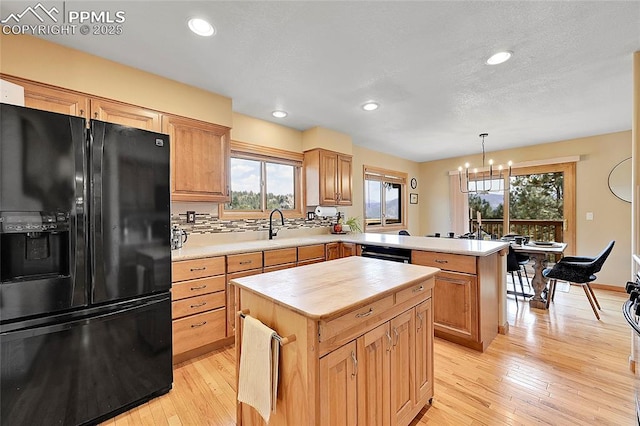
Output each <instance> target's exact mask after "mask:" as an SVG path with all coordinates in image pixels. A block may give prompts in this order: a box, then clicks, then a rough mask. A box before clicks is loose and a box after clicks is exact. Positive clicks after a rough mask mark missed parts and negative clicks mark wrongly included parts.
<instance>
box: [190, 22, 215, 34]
mask: <svg viewBox="0 0 640 426" xmlns="http://www.w3.org/2000/svg"><path fill="white" fill-rule="evenodd" d="M189 29H190V30H191V31H193V32H194V33H196V34H198V35H200V36H204V37H208V36H212V35H214V34H215V33H216V30H215V28H213V25H211V24H210V23H208V22H207V21H205V20H204V19H200V18H192V19H189Z"/></svg>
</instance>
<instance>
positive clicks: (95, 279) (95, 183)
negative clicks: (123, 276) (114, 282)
mask: <svg viewBox="0 0 640 426" xmlns="http://www.w3.org/2000/svg"><path fill="white" fill-rule="evenodd" d="M104 132H105V128H104V123H102V122H99V121H94V120H91V139H90V140H91V142H90V147H91V149H90V150H89V152H90V153H91V154H90V155H91V169H90V170H89V175H88V176H90V179H89V181H90V182H91V206H90V209H91V212H90V215H91V219H92V220H91V230H90V232H89V235H90V238H91V240H92V241H90V243H89V247H90V248H91V250H92V254H91V259H92V260H91V276H92V284H93V285H92V286H91V298H90V302H93V300H94V299H95V291H96V288H104V263H103V262H102V261H100V260H99V259H104V249H103V230H102V192H103V188H102V169H103V162H104Z"/></svg>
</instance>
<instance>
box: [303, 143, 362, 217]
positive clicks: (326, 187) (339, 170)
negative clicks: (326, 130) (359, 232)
mask: <svg viewBox="0 0 640 426" xmlns="http://www.w3.org/2000/svg"><path fill="white" fill-rule="evenodd" d="M304 168H305V177H306V186H307V191H306V202H307V206H317V205H320V206H350V205H352V186H353V170H352V169H353V161H352V157H351V156H349V155H345V154H340V153H337V152H334V151H328V150H325V149H320V148H316V149H312V150H309V151H306V152H305V153H304Z"/></svg>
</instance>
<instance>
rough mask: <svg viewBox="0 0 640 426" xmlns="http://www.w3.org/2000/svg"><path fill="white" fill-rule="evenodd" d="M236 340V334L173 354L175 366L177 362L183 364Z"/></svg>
mask: <svg viewBox="0 0 640 426" xmlns="http://www.w3.org/2000/svg"><path fill="white" fill-rule="evenodd" d="M234 342H235V336H230V337H226V338H224V339H220V340H217V341H215V342H213V343H209V344H207V345H204V346H200V347H199V348H195V349H192V350H190V351H187V352H183V353H180V354H176V355H174V356H173V368H174V369H175V368H176V367H177V364H181V363H183V362H185V361H189V360H190V359H192V358H197V357H199V356H202V355H204V354H208V353H209V352H213V351H215V350H216V349H220V348H221V347H223V346H229V345H233V344H234Z"/></svg>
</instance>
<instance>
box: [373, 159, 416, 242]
mask: <svg viewBox="0 0 640 426" xmlns="http://www.w3.org/2000/svg"><path fill="white" fill-rule="evenodd" d="M408 177H409V174H408V173H403V172H400V171H397V170H389V169H383V168H380V167H375V166H367V165H364V166H362V198H363V203H362V208H363V221H362V222H363V231H364V232H367V231H397V230H401V229H406V228H407V208H408V193H409V192H408V189H407V181H408ZM368 180H374V181H380V182H382V183H383V185H381V187H382V188H384V183H391V184H400V197H401V200H400V208H401V214H400V216H401V217H400V218H399V220H400V222H399V223H391V224H387V223H386V217H385V215H386V202H385V201H386V200H384V192H385V191H381V194H380V196H381V200H380V204H381V207H382V212H381V215H382V217H381V223H380V224H375V225H373V224H367V197H366V185H367V181H368Z"/></svg>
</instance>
